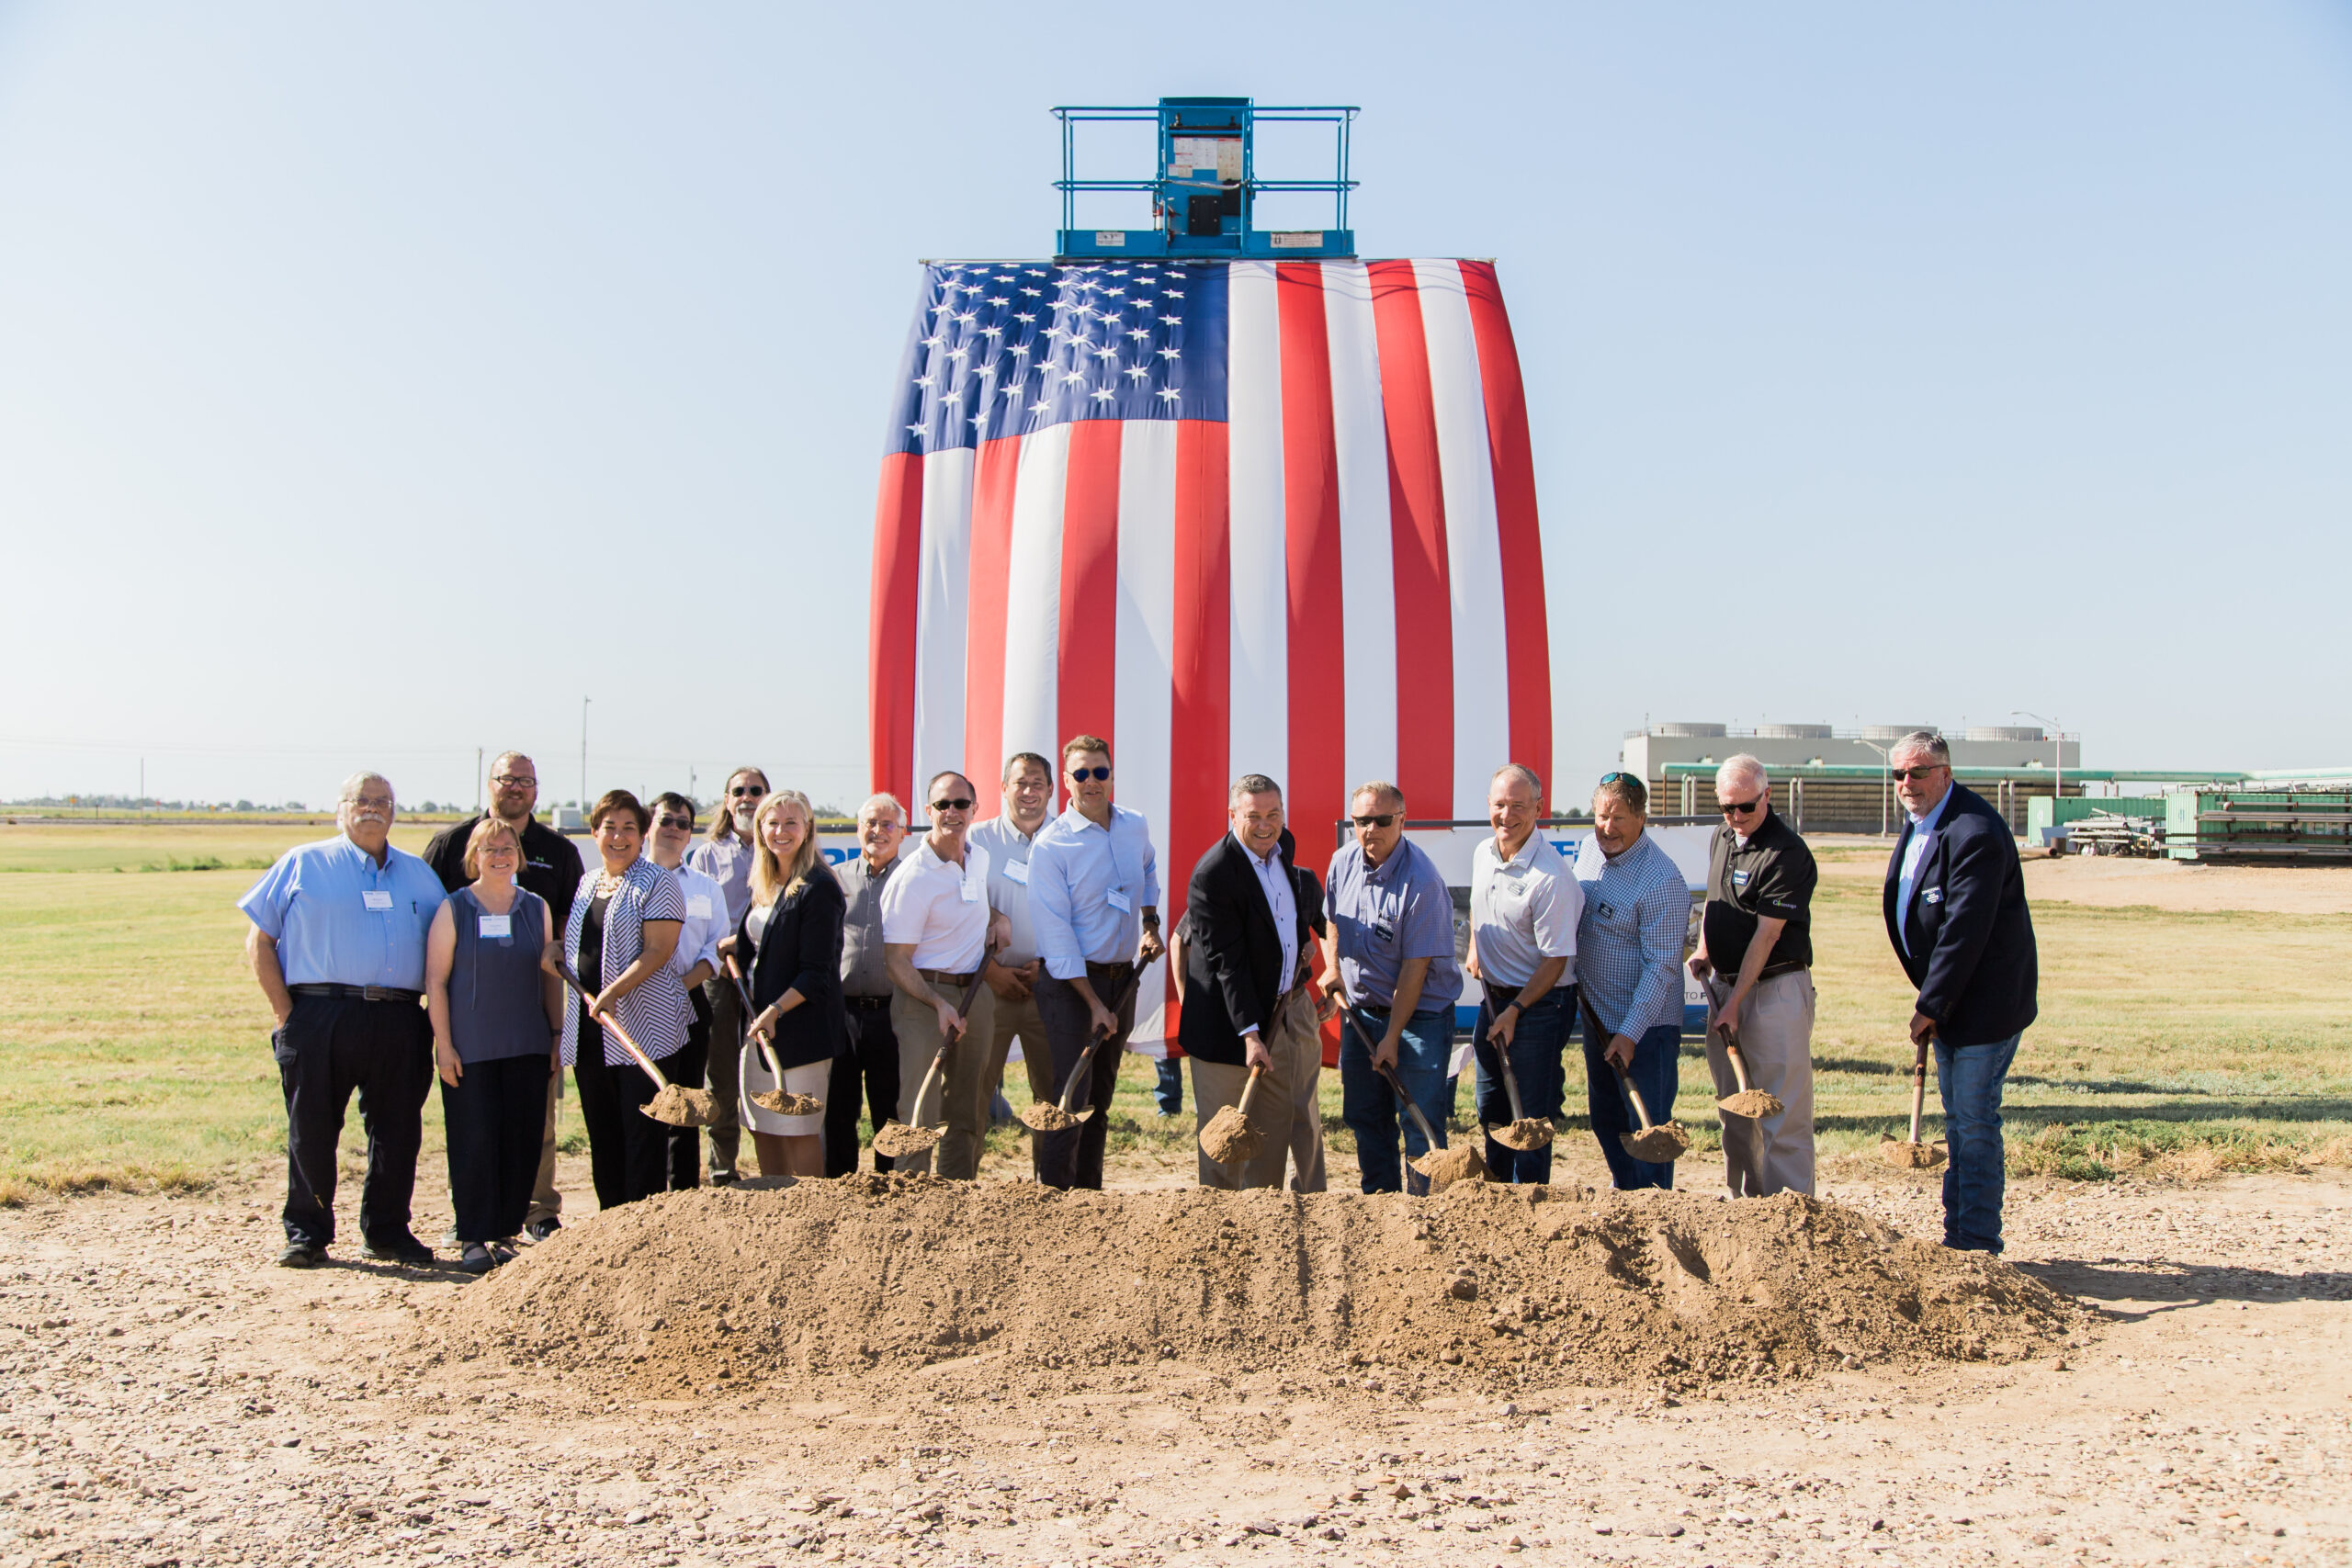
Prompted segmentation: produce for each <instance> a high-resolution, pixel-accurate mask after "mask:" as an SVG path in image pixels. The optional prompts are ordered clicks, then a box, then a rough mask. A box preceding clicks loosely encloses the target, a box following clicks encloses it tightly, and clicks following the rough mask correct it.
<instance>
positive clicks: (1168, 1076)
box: [1151, 1056, 1184, 1116]
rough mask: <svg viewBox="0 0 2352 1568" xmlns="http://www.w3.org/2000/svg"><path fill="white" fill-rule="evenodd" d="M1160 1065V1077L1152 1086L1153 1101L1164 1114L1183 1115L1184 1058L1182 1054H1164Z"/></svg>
mask: <svg viewBox="0 0 2352 1568" xmlns="http://www.w3.org/2000/svg"><path fill="white" fill-rule="evenodd" d="M1158 1066H1159V1077H1157V1079H1156V1080H1155V1081H1154V1082H1153V1084H1152V1086H1151V1099H1152V1103H1153V1104H1155V1105H1157V1106H1158V1107H1159V1113H1160V1114H1161V1115H1162V1116H1182V1114H1183V1113H1184V1059H1183V1058H1182V1056H1162V1057H1161V1058H1160V1059H1159V1063H1158Z"/></svg>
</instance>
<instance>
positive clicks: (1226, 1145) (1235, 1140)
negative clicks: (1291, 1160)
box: [1201, 1067, 1266, 1165]
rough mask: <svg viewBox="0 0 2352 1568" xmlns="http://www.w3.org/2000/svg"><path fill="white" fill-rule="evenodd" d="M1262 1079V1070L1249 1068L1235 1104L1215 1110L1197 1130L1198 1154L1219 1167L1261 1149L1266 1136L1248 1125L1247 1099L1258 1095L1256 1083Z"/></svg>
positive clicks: (1247, 1157)
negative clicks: (1201, 1154) (1207, 1157)
mask: <svg viewBox="0 0 2352 1568" xmlns="http://www.w3.org/2000/svg"><path fill="white" fill-rule="evenodd" d="M1265 1076H1266V1069H1265V1068H1263V1067H1252V1068H1250V1081H1249V1082H1248V1083H1245V1084H1243V1085H1242V1086H1241V1099H1240V1100H1239V1102H1238V1103H1236V1104H1233V1105H1227V1106H1225V1107H1222V1108H1221V1109H1219V1110H1218V1111H1217V1113H1216V1115H1214V1116H1212V1117H1210V1118H1209V1124H1208V1125H1207V1126H1205V1127H1204V1128H1202V1129H1201V1153H1203V1154H1204V1155H1206V1156H1209V1158H1211V1159H1213V1160H1215V1161H1216V1163H1217V1164H1219V1165H1232V1164H1235V1163H1236V1162H1238V1161H1241V1160H1246V1159H1249V1158H1250V1157H1251V1156H1254V1155H1256V1154H1257V1152H1258V1151H1259V1150H1260V1149H1261V1148H1263V1147H1264V1146H1265V1143H1266V1134H1263V1133H1261V1132H1260V1131H1259V1130H1258V1129H1257V1128H1255V1127H1252V1126H1251V1125H1250V1096H1251V1095H1253V1094H1255V1093H1257V1092H1258V1080H1259V1079H1260V1078H1261V1077H1265Z"/></svg>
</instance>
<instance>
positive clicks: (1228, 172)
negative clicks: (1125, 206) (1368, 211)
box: [1054, 98, 1358, 261]
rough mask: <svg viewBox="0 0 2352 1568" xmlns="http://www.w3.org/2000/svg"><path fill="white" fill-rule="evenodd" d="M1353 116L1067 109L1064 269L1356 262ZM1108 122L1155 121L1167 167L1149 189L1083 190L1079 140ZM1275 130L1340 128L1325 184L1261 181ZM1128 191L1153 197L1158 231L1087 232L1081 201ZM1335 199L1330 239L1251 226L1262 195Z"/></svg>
mask: <svg viewBox="0 0 2352 1568" xmlns="http://www.w3.org/2000/svg"><path fill="white" fill-rule="evenodd" d="M1357 112H1358V111H1357V109H1356V108H1355V107H1353V106H1352V105H1349V106H1338V105H1315V104H1297V105H1283V106H1274V105H1268V106H1265V107H1260V106H1259V105H1258V104H1256V103H1255V102H1253V101H1252V100H1250V99H1249V98H1162V99H1160V100H1159V103H1158V104H1156V105H1152V104H1136V105H1126V106H1110V105H1065V106H1063V107H1058V108H1056V109H1055V110H1054V116H1055V118H1057V119H1059V120H1060V121H1061V122H1062V177H1061V178H1060V179H1058V180H1056V181H1055V182H1054V188H1055V189H1056V190H1057V191H1059V192H1061V193H1062V222H1061V228H1060V230H1059V231H1057V235H1056V239H1055V251H1056V253H1057V254H1056V258H1055V259H1057V260H1058V261H1110V260H1123V261H1140V260H1156V261H1236V260H1239V259H1242V258H1245V257H1267V258H1272V259H1276V260H1282V261H1312V260H1329V259H1332V258H1334V257H1338V258H1345V259H1352V258H1353V257H1354V255H1355V251H1356V237H1355V231H1353V230H1351V229H1350V228H1349V227H1348V193H1349V192H1350V191H1351V190H1353V189H1355V187H1356V182H1355V181H1353V180H1351V179H1350V178H1349V177H1348V132H1349V129H1350V127H1351V123H1352V122H1353V121H1354V119H1355V117H1356V114H1357ZM1107 121H1126V122H1135V121H1152V122H1155V123H1157V125H1158V126H1159V164H1158V166H1157V167H1156V168H1155V169H1154V171H1153V177H1152V178H1150V179H1148V180H1082V179H1080V178H1079V177H1078V130H1079V127H1080V126H1081V125H1088V124H1099V123H1103V122H1107ZM1270 122H1285V123H1291V124H1297V123H1301V122H1305V123H1322V124H1328V125H1329V126H1330V127H1331V128H1332V141H1333V144H1334V148H1335V151H1336V153H1337V157H1336V160H1335V169H1334V172H1333V175H1332V177H1331V178H1329V179H1327V180H1268V179H1261V178H1259V177H1258V159H1257V146H1256V132H1257V128H1258V126H1259V125H1261V124H1264V123H1270ZM1113 191H1129V192H1135V193H1137V194H1141V195H1147V196H1148V197H1151V213H1152V219H1153V221H1154V223H1155V225H1156V227H1153V228H1149V229H1080V228H1078V227H1076V224H1077V221H1078V198H1079V197H1080V196H1083V195H1093V194H1098V193H1102V192H1113ZM1318 192H1319V193H1323V194H1327V195H1329V196H1330V197H1332V198H1333V220H1332V225H1331V227H1330V228H1328V229H1261V228H1258V227H1257V226H1256V225H1255V224H1254V222H1253V221H1252V218H1253V209H1254V208H1255V206H1256V204H1257V198H1258V197H1260V196H1261V195H1270V194H1280V195H1300V194H1306V195H1312V194H1316V193H1318Z"/></svg>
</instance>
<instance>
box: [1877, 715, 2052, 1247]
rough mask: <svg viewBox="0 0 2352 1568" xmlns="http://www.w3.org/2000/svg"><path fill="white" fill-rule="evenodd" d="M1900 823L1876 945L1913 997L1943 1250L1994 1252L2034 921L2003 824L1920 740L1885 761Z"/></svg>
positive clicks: (1910, 739) (2031, 1008)
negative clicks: (1943, 1153) (1934, 1134)
mask: <svg viewBox="0 0 2352 1568" xmlns="http://www.w3.org/2000/svg"><path fill="white" fill-rule="evenodd" d="M1887 767H1888V771H1889V772H1891V773H1893V774H1894V794H1895V798H1897V799H1898V800H1900V801H1902V802H1903V809H1904V812H1905V816H1906V820H1905V822H1904V825H1903V837H1902V839H1901V840H1900V841H1898V842H1897V843H1896V844H1895V846H1894V856H1893V858H1891V859H1890V860H1888V862H1887V863H1886V889H1885V892H1884V894H1883V912H1884V914H1885V917H1886V934H1887V937H1888V940H1889V941H1891V942H1893V943H1894V955H1895V957H1896V958H1897V959H1899V960H1900V961H1901V962H1902V964H1903V971H1904V973H1905V974H1906V975H1908V976H1910V977H1911V983H1912V984H1913V985H1915V986H1917V987H1919V997H1918V1000H1917V1004H1916V1005H1915V1006H1914V1007H1913V1009H1912V1012H1911V1039H1912V1042H1913V1043H1914V1044H1917V1043H1919V1042H1921V1041H1927V1042H1929V1043H1932V1044H1933V1045H1934V1046H1935V1051H1936V1089H1937V1091H1938V1092H1939V1094H1941V1095H1942V1097H1943V1102H1944V1133H1945V1137H1946V1139H1947V1142H1948V1144H1949V1146H1950V1149H1951V1164H1950V1165H1948V1166H1947V1167H1945V1168H1944V1191H1943V1199H1944V1245H1945V1246H1946V1247H1957V1248H1961V1249H1962V1250H1966V1251H1974V1252H1994V1253H1997V1252H1999V1251H2000V1250H2001V1203H2002V1199H2003V1196H2004V1194H2003V1186H2004V1183H2003V1171H2002V1161H2003V1160H2004V1159H2005V1158H2006V1157H2007V1151H2006V1150H2005V1149H2004V1147H2003V1145H2002V1140H2001V1089H2002V1086H2003V1085H2004V1084H2005V1083H2006V1082H2007V1078H2008V1075H2009V1063H2010V1062H2011V1061H2012V1060H2013V1059H2014V1058H2015V1057H2016V1055H2017V1050H2018V1040H2019V1038H2020V1037H2021V1036H2022V1035H2023V1034H2024V1033H2025V1031H2026V1027H2027V1026H2028V1025H2029V1024H2030V1023H2032V1022H2033V1020H2034V1014H2035V990H2036V987H2037V985H2038V982H2039V976H2038V972H2037V971H2038V960H2037V955H2036V953H2035V948H2034V940H2033V918H2032V916H2031V915H2030V913H2028V911H2027V909H2026V903H2025V876H2024V873H2023V871H2022V870H2021V869H2020V868H2019V866H2018V846H2017V840H2015V839H2014V838H2012V837H2011V836H2010V833H2009V825H2008V822H2007V820H2006V819H2005V818H2003V817H2002V816H2001V814H2000V813H1999V812H1997V811H1996V810H1994V809H1993V807H1992V806H1991V804H1990V803H1988V802H1987V801H1986V800H1985V797H1984V796H1982V795H1978V794H1977V793H1976V792H1975V791H1973V790H1971V789H1967V788H1964V787H1962V785H1961V784H1959V783H1958V782H1956V781H1955V780H1954V779H1953V778H1952V776H1951V748H1950V747H1949V746H1947V745H1946V744H1945V743H1944V739H1943V737H1942V736H1940V735H1938V734H1936V733H1934V732H1933V731H1931V730H1925V729H1918V730H1914V731H1912V732H1911V733H1910V734H1908V735H1906V736H1905V737H1904V738H1903V739H1900V740H1898V741H1896V742H1895V743H1894V750H1893V751H1892V752H1891V753H1889V755H1888V757H1887Z"/></svg>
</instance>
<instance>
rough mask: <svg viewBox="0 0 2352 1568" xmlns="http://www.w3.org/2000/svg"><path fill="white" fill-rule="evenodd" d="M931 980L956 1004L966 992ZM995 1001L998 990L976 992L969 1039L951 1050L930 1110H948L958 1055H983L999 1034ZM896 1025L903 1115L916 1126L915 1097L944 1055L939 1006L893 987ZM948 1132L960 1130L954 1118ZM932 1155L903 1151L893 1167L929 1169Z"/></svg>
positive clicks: (975, 1153) (974, 1155) (927, 1104)
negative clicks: (933, 1064)
mask: <svg viewBox="0 0 2352 1568" xmlns="http://www.w3.org/2000/svg"><path fill="white" fill-rule="evenodd" d="M930 984H931V988H932V989H933V991H938V992H944V993H945V994H946V997H947V1000H948V1001H949V1002H950V1003H953V1002H955V1001H956V1000H957V999H958V998H959V997H960V995H961V993H960V992H957V991H955V990H952V989H950V987H948V985H947V983H946V982H944V981H933V982H930ZM995 1001H996V993H995V992H994V991H991V990H989V988H988V987H987V986H985V985H983V986H981V987H979V989H978V991H977V992H975V993H974V995H973V997H972V1010H971V1012H970V1013H969V1014H968V1015H967V1017H966V1018H965V1020H964V1040H963V1042H959V1043H957V1045H956V1049H955V1050H953V1051H951V1052H949V1053H948V1054H947V1060H946V1062H945V1063H944V1065H943V1066H941V1067H940V1069H939V1077H938V1078H937V1079H936V1080H934V1081H933V1085H932V1092H931V1094H930V1095H929V1096H927V1097H925V1099H924V1100H923V1107H922V1108H923V1109H924V1110H925V1111H938V1110H940V1109H942V1100H943V1099H944V1098H945V1097H946V1096H947V1094H948V1088H947V1086H948V1083H949V1081H950V1080H951V1079H952V1078H953V1077H954V1075H955V1071H956V1057H958V1056H967V1055H968V1056H977V1055H979V1054H980V1052H981V1051H982V1050H984V1049H985V1048H986V1043H987V1042H989V1041H990V1040H992V1039H994V1038H995V1030H996V1008H995V1006H994V1005H993V1004H994V1003H995ZM890 1029H891V1032H893V1033H894V1034H896V1035H897V1036H898V1037H899V1121H901V1122H905V1123H907V1124H908V1125H909V1126H910V1127H911V1126H916V1125H919V1124H920V1123H918V1122H917V1121H916V1119H915V1109H916V1108H915V1096H916V1095H917V1094H918V1093H920V1092H921V1091H922V1085H923V1076H924V1075H925V1074H926V1073H929V1072H930V1071H931V1059H932V1058H933V1056H935V1055H938V1054H939V1010H938V1009H937V1008H935V1007H933V1006H932V1005H931V1004H930V1003H929V1002H919V1001H917V1000H915V998H912V997H910V996H909V995H907V993H906V992H904V991H893V992H891V993H890ZM948 1135H949V1136H950V1137H953V1136H954V1135H955V1134H954V1132H953V1128H952V1123H951V1129H950V1132H949V1134H948ZM970 1148H971V1159H972V1163H973V1164H974V1165H975V1166H977V1165H978V1163H979V1140H978V1138H977V1137H975V1138H974V1139H973V1140H972V1143H971V1145H970ZM939 1153H940V1156H941V1160H940V1164H941V1170H940V1174H941V1175H943V1176H944V1175H947V1174H949V1172H948V1171H947V1169H946V1157H945V1156H946V1150H944V1149H941V1150H940V1151H939ZM931 1156H932V1151H931V1150H930V1149H925V1150H923V1152H922V1153H921V1154H919V1155H902V1156H899V1159H898V1161H897V1163H896V1165H895V1166H894V1167H893V1168H894V1169H896V1170H897V1171H898V1172H899V1174H900V1175H902V1176H912V1175H914V1174H915V1173H916V1172H918V1171H929V1170H930V1169H931ZM961 1176H962V1179H964V1180H967V1181H968V1180H970V1179H971V1178H972V1172H970V1171H968V1170H967V1171H964V1172H962V1173H961Z"/></svg>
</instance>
